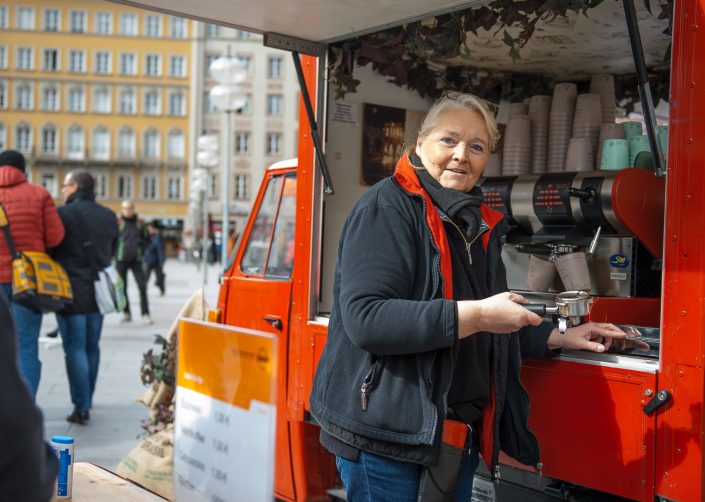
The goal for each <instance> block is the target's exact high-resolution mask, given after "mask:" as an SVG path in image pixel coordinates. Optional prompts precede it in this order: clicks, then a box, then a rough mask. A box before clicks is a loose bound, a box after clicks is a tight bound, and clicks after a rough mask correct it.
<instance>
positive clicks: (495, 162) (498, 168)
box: [482, 152, 502, 177]
mask: <svg viewBox="0 0 705 502" xmlns="http://www.w3.org/2000/svg"><path fill="white" fill-rule="evenodd" d="M482 175H483V176H485V177H491V176H501V175H502V154H501V153H500V152H492V153H491V154H490V155H489V157H488V159H487V164H486V165H485V170H484V171H483V172H482Z"/></svg>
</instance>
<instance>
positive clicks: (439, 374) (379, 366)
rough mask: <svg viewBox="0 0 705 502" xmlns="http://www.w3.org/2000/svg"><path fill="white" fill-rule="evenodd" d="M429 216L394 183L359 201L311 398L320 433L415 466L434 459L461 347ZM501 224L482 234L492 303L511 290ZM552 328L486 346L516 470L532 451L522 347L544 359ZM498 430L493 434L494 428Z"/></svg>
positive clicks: (532, 457)
mask: <svg viewBox="0 0 705 502" xmlns="http://www.w3.org/2000/svg"><path fill="white" fill-rule="evenodd" d="M435 210H436V209H435V208H434V207H433V206H431V207H427V206H426V201H425V200H424V199H423V197H421V196H419V195H414V194H411V193H409V192H408V191H406V190H405V189H404V188H402V187H401V186H400V185H399V184H398V183H397V181H396V180H395V179H394V178H388V179H386V180H383V181H381V182H379V183H378V184H377V185H375V186H373V187H372V188H370V189H369V190H368V191H367V192H366V193H365V194H364V195H363V196H362V197H361V198H360V200H359V201H358V202H357V203H356V204H355V206H354V207H353V209H352V211H351V214H350V216H349V217H348V220H347V221H346V224H345V226H344V227H343V231H342V234H341V238H340V244H339V248H338V263H337V266H336V272H335V279H334V287H333V307H332V310H331V316H330V322H329V326H328V340H327V343H326V346H325V348H324V351H323V354H322V356H321V359H320V361H319V363H318V368H317V371H316V375H315V377H314V382H313V388H312V393H311V396H310V404H311V414H312V415H313V416H314V417H315V418H316V420H317V421H318V422H319V424H320V425H321V427H322V429H323V431H324V432H325V433H327V434H328V435H330V436H332V437H333V438H335V439H337V440H339V441H341V442H343V443H346V444H348V445H350V446H353V447H354V448H358V449H362V450H366V451H371V452H374V453H378V454H381V455H385V456H390V457H393V458H397V459H400V460H406V461H411V462H416V463H421V464H433V463H435V462H436V460H437V458H438V448H439V445H440V436H441V434H440V431H441V427H442V421H443V419H444V418H445V415H446V406H447V396H448V390H449V388H450V384H451V381H452V374H453V360H454V354H455V349H456V346H457V343H458V341H457V319H456V317H457V316H456V302H455V301H453V300H448V299H445V298H444V293H443V277H442V275H441V268H440V253H439V250H438V248H437V247H436V245H435V244H434V241H433V239H432V236H431V232H430V229H429V226H428V224H427V221H426V212H427V211H435ZM504 225H506V223H503V222H500V225H498V228H496V229H495V231H493V232H492V235H491V236H490V243H489V247H488V278H489V280H488V282H489V287H490V293H491V294H496V293H499V292H501V291H505V290H506V288H507V286H506V277H505V271H504V267H503V265H502V262H501V258H500V256H499V254H500V251H501V242H500V234H501V232H502V231H504V230H506V228H504ZM550 329H551V327H550V325H543V326H541V327H539V328H534V329H533V330H523V331H524V332H523V333H522V334H521V336H516V335H494V337H493V344H494V354H495V361H494V363H493V367H494V370H495V372H496V378H495V382H496V384H499V385H502V388H501V389H498V388H497V387H496V389H495V391H496V393H497V391H498V390H499V391H500V392H499V396H498V400H500V401H501V402H500V403H498V406H497V411H498V415H497V416H498V418H500V417H502V413H503V411H504V410H508V411H509V413H510V414H511V415H512V418H511V422H512V423H511V425H510V426H508V427H504V430H503V432H504V433H506V434H508V435H509V434H511V435H512V436H516V435H517V431H513V430H512V429H513V428H515V427H517V426H516V423H517V422H519V423H520V426H519V427H518V436H519V437H518V438H516V437H512V438H507V439H508V441H507V444H508V445H509V448H508V451H507V449H505V448H503V449H505V451H507V453H509V454H510V455H512V454H513V455H512V456H514V457H515V458H517V459H518V460H520V461H524V463H530V464H531V463H534V462H535V461H537V460H538V446H537V443H536V439H535V437H533V434H531V433H530V432H529V431H528V428H527V426H526V423H525V422H526V418H527V417H528V398H526V394H525V392H524V391H523V388H522V387H521V385H520V384H519V381H518V368H519V365H520V354H519V346H520V343H521V345H522V349H524V350H525V351H526V352H527V353H530V354H531V355H533V356H543V357H545V356H547V355H549V354H550V351H548V349H547V348H546V340H547V338H548V334H549V333H550ZM529 331H531V332H529ZM520 339H521V342H520ZM509 380H511V381H509ZM510 392H511V393H512V394H513V395H510V394H509V393H510ZM505 401H511V402H509V403H508V404H507V406H505ZM515 418H516V420H515ZM522 422H523V424H522ZM495 428H496V431H495V436H498V435H499V432H500V428H501V425H500V420H497V421H496V426H495ZM510 439H511V440H510ZM495 443H496V444H497V445H499V442H498V441H495ZM502 445H504V442H502ZM497 453H498V452H497ZM527 460H528V462H527Z"/></svg>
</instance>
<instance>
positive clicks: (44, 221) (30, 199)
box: [0, 150, 64, 399]
mask: <svg viewBox="0 0 705 502" xmlns="http://www.w3.org/2000/svg"><path fill="white" fill-rule="evenodd" d="M25 167H26V163H25V158H24V156H23V155H22V154H21V153H20V152H17V151H15V150H5V151H4V152H2V153H0V204H2V205H3V206H4V208H5V212H6V213H7V219H8V221H9V226H10V235H12V240H13V241H14V243H15V248H17V251H42V252H44V251H46V249H47V248H52V247H54V246H58V245H59V243H60V242H61V240H62V239H63V238H64V226H63V225H62V223H61V219H59V214H58V213H57V212H56V206H55V205H54V200H53V199H52V197H51V195H50V194H49V192H47V191H46V190H45V189H44V188H42V187H40V186H39V185H35V184H33V183H30V182H29V181H27V176H26V175H25ZM0 290H1V291H3V292H4V294H5V295H7V298H9V299H11V298H12V256H11V255H10V249H9V248H8V245H7V242H6V241H5V239H4V238H3V237H0ZM10 306H11V308H12V317H13V319H14V320H15V327H16V329H17V345H18V351H19V363H20V371H21V373H22V376H23V377H24V379H25V380H26V382H27V384H28V385H29V388H30V390H31V394H32V398H33V399H35V398H36V396H37V389H38V388H39V379H40V377H41V374H42V363H41V361H40V360H39V342H38V340H39V331H40V329H41V326H42V313H41V312H37V311H35V310H32V309H30V308H28V307H25V306H23V305H19V304H17V303H15V302H11V303H10Z"/></svg>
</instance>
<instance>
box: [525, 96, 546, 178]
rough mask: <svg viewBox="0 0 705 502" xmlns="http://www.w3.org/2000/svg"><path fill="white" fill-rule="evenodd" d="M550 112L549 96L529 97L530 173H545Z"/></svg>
mask: <svg viewBox="0 0 705 502" xmlns="http://www.w3.org/2000/svg"><path fill="white" fill-rule="evenodd" d="M550 112H551V96H531V101H529V121H530V122H531V172H532V173H534V174H541V173H545V172H546V153H547V150H548V117H549V115H550Z"/></svg>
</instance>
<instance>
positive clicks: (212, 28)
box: [206, 23, 220, 38]
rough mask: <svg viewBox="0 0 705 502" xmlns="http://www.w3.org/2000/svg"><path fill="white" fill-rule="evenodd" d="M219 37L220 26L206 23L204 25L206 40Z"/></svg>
mask: <svg viewBox="0 0 705 502" xmlns="http://www.w3.org/2000/svg"><path fill="white" fill-rule="evenodd" d="M219 35H220V26H218V25H217V24H212V23H208V24H207V25H206V36H207V37H208V38H218V36H219Z"/></svg>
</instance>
